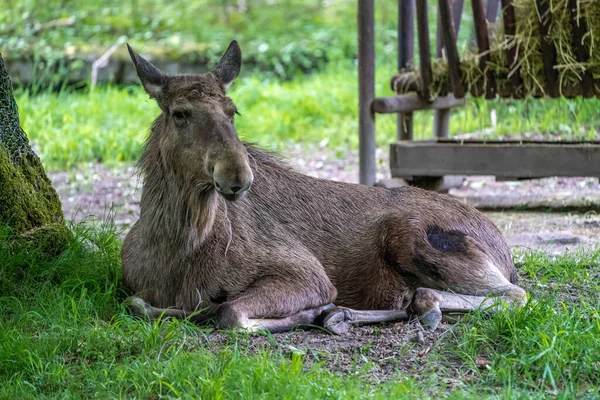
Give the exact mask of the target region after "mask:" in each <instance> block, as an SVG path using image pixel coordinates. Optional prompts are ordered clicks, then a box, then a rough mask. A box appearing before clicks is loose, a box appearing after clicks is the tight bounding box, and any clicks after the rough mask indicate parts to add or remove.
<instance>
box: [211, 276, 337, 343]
mask: <svg viewBox="0 0 600 400" xmlns="http://www.w3.org/2000/svg"><path fill="white" fill-rule="evenodd" d="M290 271H297V269H296V270H294V269H292V268H289V269H286V272H288V274H289V273H290ZM302 272H303V274H302V276H297V275H296V276H292V274H289V275H286V276H281V275H280V276H269V277H265V278H262V279H259V280H258V281H256V282H255V283H254V284H253V285H252V286H250V287H249V288H248V289H246V290H245V291H244V292H243V293H242V294H241V295H240V296H239V297H237V298H235V299H232V300H230V301H226V302H225V303H223V304H221V305H220V306H219V308H218V309H217V313H216V321H217V328H218V329H231V328H236V327H241V328H244V329H248V330H251V331H255V330H268V331H270V332H283V331H287V330H290V329H292V328H294V327H295V326H297V325H306V324H314V323H316V322H317V320H318V318H319V316H320V315H321V312H323V311H324V310H326V309H328V308H331V307H333V305H331V303H332V302H333V300H334V299H335V296H336V290H335V288H334V286H333V284H332V283H331V282H330V281H329V278H327V275H325V273H324V272H323V271H322V269H316V268H315V269H310V270H307V269H304V271H302Z"/></svg>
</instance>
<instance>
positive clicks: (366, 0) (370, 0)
mask: <svg viewBox="0 0 600 400" xmlns="http://www.w3.org/2000/svg"><path fill="white" fill-rule="evenodd" d="M374 25H375V13H374V0H358V134H359V147H360V149H359V160H360V183H362V184H363V185H374V184H375V179H376V170H375V165H376V164H375V150H376V146H375V115H374V113H373V110H372V109H371V104H372V103H373V99H374V98H375V31H374Z"/></svg>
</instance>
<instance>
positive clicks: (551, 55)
mask: <svg viewBox="0 0 600 400" xmlns="http://www.w3.org/2000/svg"><path fill="white" fill-rule="evenodd" d="M548 1H549V0H535V3H536V6H537V9H538V14H539V16H540V34H541V35H542V37H541V38H540V39H541V41H540V44H541V48H542V58H543V61H544V74H545V75H546V94H547V95H550V97H553V98H557V97H559V96H560V88H559V86H558V72H557V71H556V70H555V69H554V66H555V65H556V47H554V43H552V40H551V39H550V20H551V19H552V14H551V13H550V4H548Z"/></svg>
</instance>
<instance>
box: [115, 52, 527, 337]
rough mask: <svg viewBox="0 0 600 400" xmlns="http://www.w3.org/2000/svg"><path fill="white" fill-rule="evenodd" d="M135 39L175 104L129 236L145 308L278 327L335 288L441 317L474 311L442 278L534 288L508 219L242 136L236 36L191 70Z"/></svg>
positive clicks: (467, 285) (150, 154)
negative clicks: (340, 173) (305, 165)
mask: <svg viewBox="0 0 600 400" xmlns="http://www.w3.org/2000/svg"><path fill="white" fill-rule="evenodd" d="M130 51H131V55H132V58H133V60H134V63H135V64H136V67H137V69H138V74H139V75H140V78H141V80H142V83H143V84H144V87H145V88H146V90H147V91H148V93H149V94H150V96H151V97H153V98H155V99H156V100H157V102H158V104H159V105H160V107H161V109H162V114H161V115H160V116H159V117H158V118H157V120H156V121H155V123H154V125H153V127H152V133H151V135H150V138H149V139H148V142H147V144H146V147H145V149H144V154H143V156H142V159H141V163H140V167H141V170H142V172H143V175H144V187H143V192H142V200H141V215H140V219H139V221H138V222H137V223H136V224H135V225H134V226H133V228H132V229H131V231H130V232H129V234H128V235H127V237H126V239H125V243H124V245H123V278H124V281H125V284H126V285H127V288H128V289H129V290H130V292H131V293H133V294H136V295H137V296H139V297H140V298H142V299H143V301H140V302H138V303H136V304H137V305H141V306H142V308H143V309H144V310H143V313H145V314H146V315H150V314H152V313H150V312H149V311H148V310H150V309H152V310H157V308H160V309H161V310H160V311H164V310H162V309H166V308H173V309H175V310H180V311H182V312H183V313H184V314H185V313H191V312H193V311H196V310H203V311H202V312H201V313H200V314H199V315H198V316H197V317H196V318H198V319H205V318H210V317H213V316H216V318H217V323H218V326H219V327H233V326H238V325H241V326H243V327H252V326H258V327H260V328H265V329H271V330H272V331H276V330H283V329H289V328H290V327H291V326H293V325H295V324H296V323H307V322H312V321H314V320H315V318H316V317H318V315H319V314H320V313H321V312H322V311H323V310H325V309H326V306H327V305H328V304H329V303H331V302H333V301H335V302H336V304H337V305H338V306H343V307H348V308H353V309H357V310H404V309H407V308H408V307H409V306H410V305H411V303H413V306H412V307H411V308H410V309H409V310H410V311H411V312H414V313H417V314H419V315H425V314H427V313H428V312H434V314H435V315H434V317H435V318H434V319H435V320H436V321H437V322H439V312H440V309H441V311H444V308H447V309H449V310H450V309H452V310H457V309H461V310H462V308H461V307H459V306H457V305H456V303H453V302H449V303H448V304H447V307H445V305H444V296H445V295H444V294H443V292H440V291H451V292H455V293H458V294H462V295H468V296H464V297H467V298H468V297H469V296H487V295H497V296H505V298H507V299H517V300H519V301H523V300H524V298H525V292H524V291H523V290H522V289H521V288H519V287H518V286H516V283H517V282H516V271H515V268H514V266H513V264H512V261H511V257H510V252H509V249H508V247H507V245H506V244H505V242H504V240H503V238H502V236H501V234H500V232H499V231H498V229H497V228H496V227H495V226H494V225H493V224H492V223H491V222H490V221H489V220H488V219H487V218H486V217H485V216H483V214H481V213H480V212H478V211H477V210H475V209H473V208H472V207H470V206H467V205H465V204H462V203H461V202H459V201H457V200H455V199H453V198H451V197H448V196H443V195H439V194H435V193H432V192H427V191H424V190H421V189H417V188H414V187H403V188H399V189H393V190H387V189H382V188H375V187H367V186H362V185H354V184H348V183H339V182H332V181H328V180H322V179H315V178H312V177H309V176H306V175H303V174H301V173H298V172H295V171H294V170H293V169H291V168H289V167H287V166H286V165H284V164H282V163H281V162H280V161H278V160H277V159H276V158H274V157H272V156H270V155H268V154H267V153H265V152H262V151H260V150H258V149H257V148H255V147H252V146H250V145H247V144H242V143H241V142H240V141H239V139H238V138H237V134H236V132H235V129H234V123H233V116H234V113H235V111H236V109H235V105H234V104H233V102H232V101H231V100H230V99H229V98H228V97H226V89H227V87H228V86H229V84H230V83H231V81H233V79H234V78H235V77H236V76H237V73H238V71H239V62H240V58H241V53H240V52H239V47H238V46H237V43H235V42H233V43H232V44H231V45H230V47H229V49H228V51H227V52H226V54H225V55H224V56H223V59H222V60H221V62H220V63H219V65H218V66H217V68H215V70H214V71H213V72H211V73H208V74H204V75H192V76H166V75H163V74H162V73H160V72H159V71H158V70H156V69H155V68H154V67H153V66H152V65H151V64H150V63H148V62H147V61H146V60H144V59H143V58H141V57H140V56H139V55H137V54H135V53H134V52H133V51H132V50H130ZM418 288H430V289H436V290H429V291H428V290H421V291H420V292H417V291H416V290H417V289H418ZM415 293H417V295H415ZM419 293H421V294H419ZM441 293H442V294H441ZM474 302H476V303H477V304H475V306H477V305H480V304H481V303H482V301H481V300H480V299H479V300H477V301H475V300H474ZM147 303H149V304H151V305H152V306H150V305H148V304H147ZM469 304H471V305H472V304H473V302H471V303H469ZM466 308H467V309H465V310H463V311H468V309H470V308H474V306H473V307H472V306H467V307H466ZM307 311H309V312H308V313H307ZM328 312H329V313H331V310H329V311H328ZM167 315H171V314H169V313H167ZM173 315H179V314H173ZM344 315H346V319H347V318H348V315H349V314H348V313H346V314H344ZM356 315H358V314H356ZM294 316H296V317H297V318H291V319H289V318H290V317H294ZM286 318H288V319H286ZM278 319H279V320H278ZM259 320H264V321H267V322H265V323H263V324H262V325H261V324H259V323H258V321H259ZM269 321H270V322H269ZM436 321H433V322H432V325H437V323H436ZM429 322H431V321H429ZM432 327H435V326H432Z"/></svg>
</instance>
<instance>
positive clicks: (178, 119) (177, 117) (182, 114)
mask: <svg viewBox="0 0 600 400" xmlns="http://www.w3.org/2000/svg"><path fill="white" fill-rule="evenodd" d="M171 116H172V117H173V120H174V121H175V123H176V124H183V123H185V122H186V120H187V119H188V118H189V116H190V113H189V112H188V111H183V110H175V111H173V113H172V114H171Z"/></svg>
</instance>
